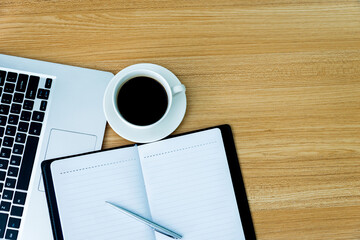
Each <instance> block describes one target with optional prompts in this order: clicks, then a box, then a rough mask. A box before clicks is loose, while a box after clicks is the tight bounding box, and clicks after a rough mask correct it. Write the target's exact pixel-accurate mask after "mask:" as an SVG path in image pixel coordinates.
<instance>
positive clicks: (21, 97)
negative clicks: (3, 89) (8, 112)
mask: <svg viewBox="0 0 360 240" xmlns="http://www.w3.org/2000/svg"><path fill="white" fill-rule="evenodd" d="M23 101H24V94H22V93H15V94H14V98H13V102H18V103H22V102H23Z"/></svg>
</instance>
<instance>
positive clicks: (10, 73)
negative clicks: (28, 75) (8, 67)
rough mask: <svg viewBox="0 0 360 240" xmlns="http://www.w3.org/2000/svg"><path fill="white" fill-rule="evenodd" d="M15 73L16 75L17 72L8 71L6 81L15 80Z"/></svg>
mask: <svg viewBox="0 0 360 240" xmlns="http://www.w3.org/2000/svg"><path fill="white" fill-rule="evenodd" d="M17 75H18V74H17V73H14V72H8V75H7V78H6V81H9V82H16V79H17Z"/></svg>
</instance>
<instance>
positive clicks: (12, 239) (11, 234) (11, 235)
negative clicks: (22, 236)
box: [5, 229, 18, 240]
mask: <svg viewBox="0 0 360 240" xmlns="http://www.w3.org/2000/svg"><path fill="white" fill-rule="evenodd" d="M17 235H18V230H14V229H8V230H6V235H5V239H9V240H16V239H17Z"/></svg>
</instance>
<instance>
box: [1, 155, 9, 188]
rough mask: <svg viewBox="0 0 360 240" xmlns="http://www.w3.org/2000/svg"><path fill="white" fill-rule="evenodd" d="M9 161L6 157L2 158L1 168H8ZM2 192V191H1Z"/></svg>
mask: <svg viewBox="0 0 360 240" xmlns="http://www.w3.org/2000/svg"><path fill="white" fill-rule="evenodd" d="M8 164H9V162H8V161H7V160H4V159H0V169H5V170H6V169H7V167H8ZM0 192H1V191H0Z"/></svg>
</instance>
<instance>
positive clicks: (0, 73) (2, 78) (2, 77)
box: [0, 71, 6, 237]
mask: <svg viewBox="0 0 360 240" xmlns="http://www.w3.org/2000/svg"><path fill="white" fill-rule="evenodd" d="M5 76H6V72H5V71H0V86H2V85H4V83H5ZM0 237H1V236H0Z"/></svg>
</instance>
